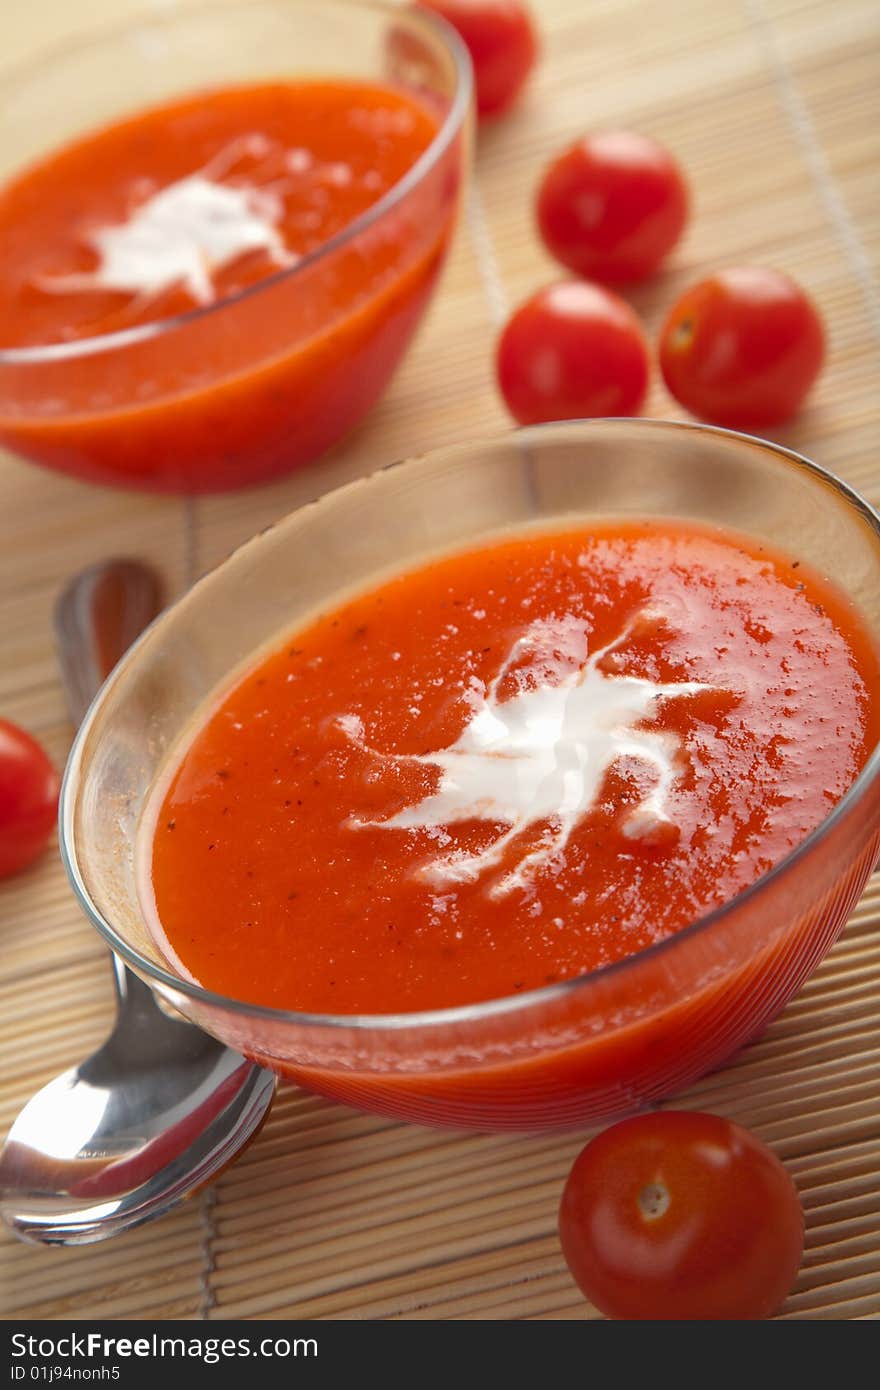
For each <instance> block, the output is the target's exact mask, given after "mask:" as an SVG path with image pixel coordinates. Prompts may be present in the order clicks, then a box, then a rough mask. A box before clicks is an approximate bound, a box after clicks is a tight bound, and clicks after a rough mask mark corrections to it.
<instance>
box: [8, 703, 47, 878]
mask: <svg viewBox="0 0 880 1390" xmlns="http://www.w3.org/2000/svg"><path fill="white" fill-rule="evenodd" d="M58 787H59V779H58V773H57V772H56V771H55V769H54V767H53V766H52V764H51V763H50V761H49V759H48V758H47V757H46V754H45V753H44V752H43V750H42V748H41V747H40V745H39V744H38V743H37V741H36V739H33V738H31V736H30V734H26V733H25V731H24V729H20V728H19V727H18V725H17V724H10V723H9V722H8V721H7V720H5V719H0V878H6V877H7V875H8V874H14V873H16V872H17V871H18V870H19V869H23V868H24V867H25V866H26V865H27V864H30V863H31V861H32V860H34V859H36V857H37V855H38V854H39V853H40V851H41V850H42V849H43V847H44V846H45V844H46V841H47V840H48V838H49V836H50V835H51V833H52V829H53V827H54V825H55V816H56V814H57V811H58Z"/></svg>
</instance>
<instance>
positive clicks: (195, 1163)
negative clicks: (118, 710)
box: [0, 560, 275, 1245]
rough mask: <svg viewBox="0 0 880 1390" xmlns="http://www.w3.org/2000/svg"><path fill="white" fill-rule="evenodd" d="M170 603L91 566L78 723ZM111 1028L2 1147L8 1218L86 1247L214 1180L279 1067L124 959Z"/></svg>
mask: <svg viewBox="0 0 880 1390" xmlns="http://www.w3.org/2000/svg"><path fill="white" fill-rule="evenodd" d="M160 606H161V603H160V594H159V585H158V582H157V579H156V576H155V575H154V574H153V573H152V571H150V570H148V569H147V568H146V567H145V566H143V565H141V564H138V563H136V562H134V561H130V560H110V561H107V562H106V563H103V564H100V565H95V566H94V567H93V568H91V569H88V570H85V571H84V572H83V573H82V574H80V575H78V576H77V577H76V578H75V579H74V580H72V582H71V583H70V584H69V585H68V586H67V588H66V589H65V590H64V592H63V593H62V595H61V597H60V599H59V600H58V603H57V606H56V609H55V631H56V639H57V643H58V654H59V660H60V663H61V672H62V678H63V681H64V686H65V692H66V695H67V701H68V707H69V709H70V714H71V718H72V719H73V720H74V722H75V723H78V722H79V721H80V720H81V719H82V718H83V716H84V714H85V712H86V710H87V708H88V706H89V703H90V702H91V699H92V697H93V696H94V695H95V694H96V693H97V691H98V687H99V686H100V684H101V682H102V681H103V679H104V678H105V677H106V676H107V675H108V674H109V673H110V671H111V670H112V668H113V666H114V665H115V664H116V662H117V660H118V659H119V657H121V656H122V655H123V653H124V652H125V650H126V648H127V647H128V646H129V645H130V643H131V642H132V641H133V640H134V638H135V637H136V636H137V635H138V634H139V633H140V631H141V630H142V628H144V627H145V626H146V625H147V623H148V622H150V621H151V619H152V618H153V617H155V615H156V613H157V612H158V610H159V607H160ZM113 969H114V980H115V984H116V993H117V998H118V1008H117V1017H116V1023H115V1025H114V1028H113V1032H112V1033H111V1034H110V1037H109V1038H108V1039H107V1041H106V1042H105V1043H104V1045H103V1047H101V1048H100V1049H99V1050H98V1051H97V1052H96V1053H94V1055H93V1056H91V1057H89V1058H88V1060H87V1061H85V1062H83V1063H82V1064H81V1065H80V1066H78V1067H74V1068H73V1069H72V1070H71V1071H68V1072H65V1073H64V1074H63V1075H62V1076H59V1077H57V1078H56V1079H55V1080H54V1081H50V1082H49V1084H48V1086H44V1087H43V1089H42V1090H41V1091H38V1092H37V1094H36V1095H35V1096H34V1097H33V1099H32V1100H30V1101H29V1102H28V1103H27V1105H26V1106H25V1107H24V1109H23V1110H22V1112H21V1114H20V1115H19V1116H18V1119H17V1120H16V1121H15V1123H14V1125H13V1126H12V1129H11V1130H10V1131H9V1135H8V1137H7V1139H6V1143H5V1145H4V1147H3V1149H2V1151H0V1214H2V1217H3V1219H4V1221H5V1222H6V1223H7V1224H8V1225H9V1226H10V1227H11V1228H12V1230H13V1231H14V1232H15V1234H16V1235H18V1236H20V1237H22V1239H24V1240H30V1241H34V1242H42V1243H43V1244H46V1245H85V1244H87V1243H89V1242H91V1241H97V1240H105V1239H106V1238H107V1237H108V1236H112V1235H116V1234H117V1232H119V1231H123V1230H127V1229H128V1228H129V1227H131V1226H138V1225H140V1224H141V1222H143V1221H149V1220H151V1219H152V1218H153V1217H155V1216H159V1215H161V1214H162V1213H163V1212H165V1211H168V1210H169V1208H171V1207H173V1206H176V1205H177V1203H178V1202H180V1201H182V1200H183V1198H184V1197H187V1196H189V1195H190V1193H192V1192H194V1191H195V1190H196V1189H197V1188H199V1187H201V1186H203V1185H204V1184H205V1183H207V1182H209V1181H210V1180H211V1179H212V1178H214V1177H216V1176H217V1174H218V1173H219V1172H220V1171H221V1169H223V1168H224V1167H225V1166H226V1165H227V1164H228V1163H229V1162H230V1161H231V1160H232V1159H233V1158H234V1157H235V1155H236V1154H237V1153H238V1151H239V1150H240V1149H241V1148H242V1147H243V1146H244V1145H245V1144H246V1143H247V1142H248V1140H249V1139H250V1138H252V1136H253V1135H254V1134H255V1133H256V1131H257V1129H258V1128H259V1126H260V1123H261V1121H262V1120H263V1117H264V1116H265V1114H266V1111H267V1110H268V1108H269V1104H270V1102H271V1100H272V1095H273V1093H274V1090H275V1078H274V1076H273V1075H272V1073H271V1072H268V1071H265V1070H264V1069H263V1068H262V1067H258V1066H256V1065H255V1064H254V1063H252V1062H248V1061H246V1060H245V1059H244V1058H243V1057H241V1056H240V1055H239V1054H238V1053H237V1052H233V1051H232V1050H231V1049H230V1048H228V1047H225V1046H224V1045H223V1044H222V1043H219V1042H216V1041H215V1040H214V1039H213V1038H211V1037H208V1035H207V1034H206V1033H203V1032H201V1030H200V1029H198V1028H196V1027H195V1026H194V1025H193V1024H191V1023H186V1022H184V1021H183V1020H182V1019H177V1018H172V1017H169V1016H168V1015H166V1014H165V1013H163V1012H162V1010H161V1009H160V1008H159V1006H158V1004H157V1003H156V1000H155V999H154V997H153V995H152V993H151V991H150V990H149V989H148V987H147V986H146V985H145V984H144V983H143V982H142V981H141V980H140V979H138V977H137V976H136V975H134V974H132V972H131V971H129V970H128V969H127V968H126V966H125V965H123V963H122V961H120V960H119V959H118V958H116V957H115V956H114V957H113Z"/></svg>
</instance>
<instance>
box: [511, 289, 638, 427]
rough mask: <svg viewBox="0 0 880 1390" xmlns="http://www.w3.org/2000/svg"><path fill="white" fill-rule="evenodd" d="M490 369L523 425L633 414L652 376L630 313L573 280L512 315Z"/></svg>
mask: <svg viewBox="0 0 880 1390" xmlns="http://www.w3.org/2000/svg"><path fill="white" fill-rule="evenodd" d="M496 366H497V373H498V384H499V386H500V388H501V394H502V395H503V396H504V399H505V400H506V402H507V405H508V409H509V410H510V413H511V414H512V415H513V416H514V418H515V419H516V420H518V421H519V423H520V424H521V425H534V424H537V423H538V422H539V421H542V420H576V419H579V418H583V417H585V416H590V415H635V414H636V413H637V412H638V410H639V407H640V406H641V404H642V401H643V400H644V397H645V391H646V390H647V386H648V380H649V377H650V363H649V357H648V347H647V343H646V342H645V337H644V334H643V332H642V327H641V324H640V323H639V320H638V319H637V318H636V315H635V314H634V313H633V311H632V309H631V308H630V307H629V305H628V304H626V303H624V301H623V300H622V299H619V298H618V297H617V295H616V294H611V292H610V291H609V290H604V289H602V288H601V287H600V286H599V285H588V284H586V283H585V282H583V281H578V280H564V281H560V282H559V283H558V284H555V285H549V286H548V287H547V288H546V289H543V290H539V292H538V293H537V294H535V295H533V296H532V298H531V299H528V300H526V302H525V304H523V305H522V306H521V307H520V308H519V309H517V311H516V312H515V313H514V314H513V316H512V317H511V318H510V319H509V320H508V323H507V326H506V328H505V329H504V332H503V333H502V335H501V338H500V340H499V343H498V352H497V362H496Z"/></svg>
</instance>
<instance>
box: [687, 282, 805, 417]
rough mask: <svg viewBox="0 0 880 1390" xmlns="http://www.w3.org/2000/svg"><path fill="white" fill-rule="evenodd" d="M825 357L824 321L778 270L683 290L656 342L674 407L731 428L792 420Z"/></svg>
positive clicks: (792, 283)
mask: <svg viewBox="0 0 880 1390" xmlns="http://www.w3.org/2000/svg"><path fill="white" fill-rule="evenodd" d="M824 355H825V335H824V333H823V330H822V320H821V319H820V317H819V314H818V312H817V311H816V308H815V306H814V305H813V303H812V302H811V300H810V299H809V298H808V297H807V295H806V294H805V293H804V291H803V290H802V289H801V288H800V286H799V285H797V284H795V282H794V280H792V279H790V278H789V276H787V275H783V274H782V273H781V272H780V271H778V270H758V269H755V268H754V267H751V266H742V267H739V268H737V269H734V270H722V271H719V273H718V274H717V275H711V276H710V277H709V279H708V280H702V281H701V282H700V283H699V284H698V285H694V286H693V288H692V289H689V290H687V291H686V292H685V293H684V294H683V295H682V296H681V298H680V299H679V300H678V302H677V303H676V304H675V306H674V307H673V309H672V311H671V313H670V314H669V317H668V318H667V320H666V322H665V324H664V325H663V331H662V333H661V335H660V366H661V369H662V371H663V376H664V379H665V381H666V385H667V386H668V387H669V390H670V391H671V392H672V394H673V396H674V397H675V399H676V400H677V401H679V402H680V403H681V405H683V406H684V407H685V408H686V409H687V410H689V411H691V413H692V414H694V415H699V416H700V417H701V418H702V419H704V420H711V421H713V422H714V423H715V424H716V425H728V426H729V427H730V428H731V429H745V430H754V429H762V428H764V427H765V426H768V425H781V424H782V423H783V422H784V421H786V420H789V419H791V417H792V415H794V414H796V412H797V411H798V409H799V408H800V406H801V404H802V403H803V400H804V397H805V396H806V394H807V392H808V391H809V389H810V387H811V386H812V384H813V382H814V381H815V380H816V377H817V376H818V375H819V370H820V368H821V366H822V360H823V357H824Z"/></svg>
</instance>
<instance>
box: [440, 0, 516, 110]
mask: <svg viewBox="0 0 880 1390" xmlns="http://www.w3.org/2000/svg"><path fill="white" fill-rule="evenodd" d="M417 4H419V5H420V6H421V8H422V9H425V10H433V11H434V12H435V14H439V15H440V16H441V17H442V18H443V19H445V20H446V22H447V23H448V24H451V25H452V27H453V29H456V30H457V31H458V33H459V35H460V37H461V39H462V40H463V42H464V44H465V46H466V48H467V50H468V52H469V53H470V55H471V62H472V63H473V65H474V85H475V87H476V97H477V113H478V114H479V115H480V116H497V115H498V114H499V112H501V111H505V110H506V109H507V107H508V106H510V105H511V104H512V102H513V101H514V100H515V99H516V97H517V96H518V95H519V92H520V89H521V88H522V86H523V84H524V83H525V80H526V78H527V77H528V75H529V73H530V72H531V70H532V68H533V67H534V65H535V59H536V58H537V56H538V36H537V33H536V31H535V26H534V24H533V22H532V18H531V15H530V13H529V10H528V8H527V6H526V5H524V4H522V3H521V0H417Z"/></svg>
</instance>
